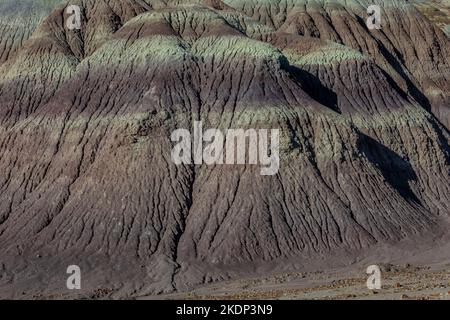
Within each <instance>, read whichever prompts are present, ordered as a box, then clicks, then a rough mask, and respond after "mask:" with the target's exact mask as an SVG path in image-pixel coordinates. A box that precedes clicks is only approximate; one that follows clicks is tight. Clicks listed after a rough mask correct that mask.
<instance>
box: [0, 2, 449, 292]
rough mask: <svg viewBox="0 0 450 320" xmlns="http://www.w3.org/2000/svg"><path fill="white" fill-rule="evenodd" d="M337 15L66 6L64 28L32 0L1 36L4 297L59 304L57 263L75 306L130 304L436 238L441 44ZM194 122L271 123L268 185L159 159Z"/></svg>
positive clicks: (400, 14) (278, 7)
mask: <svg viewBox="0 0 450 320" xmlns="http://www.w3.org/2000/svg"><path fill="white" fill-rule="evenodd" d="M346 2H347V1H294V0H290V1H288V0H274V1H257V0H252V1H243V0H226V1H211V0H209V1H187V2H186V1H162V0H160V1H157V0H155V1H150V0H147V1H138V0H126V1H119V0H101V1H93V0H92V1H90V0H78V1H72V2H71V4H75V5H79V6H80V7H81V8H82V13H83V21H84V22H83V26H82V29H81V30H80V31H70V30H67V28H66V26H65V24H64V16H65V15H64V8H65V2H64V1H62V2H61V1H54V2H51V1H50V2H49V1H35V2H33V5H36V6H38V5H37V4H36V3H42V5H41V6H38V7H39V10H40V11H39V10H38V11H37V12H38V13H36V16H34V15H33V16H30V19H32V21H33V23H31V24H29V25H28V26H27V29H26V30H19V31H18V32H20V35H18V34H13V33H11V32H6V33H5V34H2V35H1V36H0V44H2V46H1V47H0V50H1V51H0V75H1V76H0V108H1V109H0V123H1V125H0V152H1V156H0V168H1V170H2V172H3V174H2V175H1V176H0V190H1V192H0V200H1V202H0V203H1V206H0V271H1V272H2V273H1V275H0V296H17V295H21V294H22V292H25V295H27V296H35V297H41V296H44V297H54V296H58V295H63V296H65V295H71V294H72V295H73V293H72V292H68V291H67V289H66V288H65V278H66V276H67V275H66V273H65V270H66V268H67V266H68V265H70V264H77V265H80V267H81V269H82V270H83V279H84V280H83V281H84V282H83V284H84V286H83V290H82V291H81V293H77V294H80V295H89V294H93V292H95V289H98V288H103V289H105V290H106V289H107V290H106V291H105V292H107V293H105V294H113V296H114V297H126V296H131V295H142V294H155V293H161V292H170V291H173V290H185V289H189V288H192V287H194V286H196V285H200V284H204V283H207V282H211V281H218V280H223V279H228V278H233V277H239V276H248V275H253V274H258V273H264V272H276V271H277V270H280V269H282V268H296V266H297V267H298V266H305V265H307V264H308V261H309V260H312V259H315V258H317V257H333V256H337V255H338V254H339V253H341V252H345V256H348V257H349V259H351V258H353V257H354V256H356V255H358V254H361V252H363V253H365V252H369V251H370V248H372V247H374V246H377V245H380V244H389V245H395V243H397V242H399V241H403V240H405V239H406V240H408V239H409V240H410V239H415V238H424V239H432V238H434V237H438V236H439V235H441V234H443V233H444V232H446V230H445V226H446V224H445V223H446V221H447V220H448V217H449V214H450V184H449V159H450V147H449V139H450V136H449V132H448V128H449V127H450V113H449V112H450V111H449V110H450V109H449V99H450V96H449V95H450V88H449V86H450V81H449V80H450V73H449V72H448V71H449V70H450V69H449V68H450V61H449V57H450V42H449V39H448V38H447V37H446V36H445V34H444V33H443V32H442V31H441V30H440V29H439V28H438V27H437V26H435V25H433V24H432V23H430V21H429V20H428V19H427V18H426V17H424V16H423V15H422V14H421V13H420V12H419V11H417V10H416V9H415V8H414V7H413V6H412V5H408V4H406V3H403V2H400V1H399V2H398V3H397V2H395V3H394V4H392V2H391V1H389V4H383V2H380V4H381V5H382V7H383V17H384V20H383V21H384V23H383V26H382V29H381V30H376V31H370V30H368V29H367V28H366V26H365V22H364V21H365V8H366V4H367V3H366V2H364V1H361V2H354V1H351V2H350V1H348V3H346ZM0 3H1V4H2V5H3V6H4V7H5V8H6V7H7V8H8V10H5V11H4V12H3V11H2V12H0V15H2V17H3V15H6V14H7V15H8V19H9V20H7V21H16V20H14V19H13V18H11V17H14V16H17V17H19V16H21V13H22V12H24V11H23V10H31V9H30V7H29V6H24V7H22V6H15V5H14V4H13V1H2V2H0ZM386 3H388V1H386ZM49 7H50V8H51V10H48V8H49ZM0 8H1V7H0ZM46 10H47V11H46ZM33 12H34V9H33ZM41 12H45V19H44V18H43V16H44V15H43V14H41ZM17 19H19V18H17ZM2 21H3V20H2ZM5 21H6V20H5ZM11 24H12V22H11V23H10V22H7V23H5V26H3V25H2V27H3V28H10V29H11ZM8 30H9V29H8ZM10 39H13V40H10ZM195 120H202V121H203V122H204V123H205V124H207V125H208V127H211V128H224V129H226V128H249V127H254V128H278V129H280V131H281V140H280V158H281V165H280V171H279V173H278V174H277V175H275V176H261V175H260V174H259V168H257V167H255V166H251V165H241V166H206V165H203V166H193V165H192V166H187V165H182V166H177V165H175V164H174V163H173V162H172V160H171V149H172V143H171V141H170V135H171V132H172V131H173V130H175V129H178V128H192V125H193V122H194V121H195ZM330 261H331V262H330V264H333V261H334V262H335V263H336V264H339V263H340V262H339V259H334V260H333V259H331V260H330Z"/></svg>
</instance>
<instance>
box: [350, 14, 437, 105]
mask: <svg viewBox="0 0 450 320" xmlns="http://www.w3.org/2000/svg"><path fill="white" fill-rule="evenodd" d="M356 19H357V20H358V23H359V24H360V25H361V26H363V27H364V28H366V22H365V21H364V20H363V19H362V18H361V17H356ZM372 38H373V39H374V40H375V41H376V43H377V44H378V48H379V49H380V53H381V54H382V55H383V56H384V58H385V59H386V60H387V62H389V64H390V65H391V66H392V67H393V68H394V70H395V71H396V72H397V73H398V74H399V75H400V76H401V77H402V78H403V79H404V80H405V81H406V85H407V86H408V93H409V94H410V95H411V96H412V97H413V98H414V99H415V100H416V101H417V102H418V103H419V104H420V105H421V106H422V107H424V108H425V110H427V111H428V112H431V103H430V101H429V100H428V98H427V97H426V96H425V95H424V94H423V93H422V91H421V90H420V89H419V88H417V86H416V85H415V84H414V83H413V81H412V80H411V79H410V77H409V76H408V75H407V74H406V73H405V71H404V70H403V68H402V63H403V61H399V59H400V60H403V57H402V54H401V53H400V52H399V51H398V50H397V49H396V48H394V52H395V54H396V55H397V56H398V57H399V58H396V57H395V56H394V55H393V54H392V53H391V52H389V50H388V49H387V48H386V47H385V45H384V44H383V43H382V42H381V41H380V40H379V39H377V38H376V37H372ZM405 68H406V67H405ZM397 88H398V87H397ZM401 91H402V90H401Z"/></svg>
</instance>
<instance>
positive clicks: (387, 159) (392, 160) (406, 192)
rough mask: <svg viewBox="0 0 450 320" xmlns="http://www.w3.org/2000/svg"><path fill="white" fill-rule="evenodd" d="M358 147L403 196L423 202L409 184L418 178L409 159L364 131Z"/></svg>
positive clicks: (418, 202) (416, 201)
mask: <svg viewBox="0 0 450 320" xmlns="http://www.w3.org/2000/svg"><path fill="white" fill-rule="evenodd" d="M358 148H359V150H361V152H362V153H363V154H364V155H365V156H366V157H367V159H369V161H370V162H372V163H373V164H374V165H375V167H377V168H378V169H379V170H380V171H381V173H382V174H383V177H384V178H385V179H386V181H387V182H388V183H389V184H390V185H391V186H392V187H393V188H394V189H395V190H397V191H398V192H399V193H400V195H401V196H402V197H403V198H405V199H406V200H409V201H412V202H415V203H417V204H419V205H420V204H421V202H420V200H419V199H418V198H417V197H416V195H415V194H414V192H413V191H412V190H411V187H410V186H409V182H410V181H416V180H417V175H416V173H415V171H414V169H413V167H412V166H411V164H410V163H409V162H408V161H407V160H405V159H403V158H402V157H400V156H399V155H398V154H397V153H395V152H394V151H392V150H391V149H389V148H387V147H386V146H384V145H382V144H381V143H379V142H378V141H376V140H374V139H372V138H371V137H369V136H367V135H365V134H363V133H360V139H359V142H358Z"/></svg>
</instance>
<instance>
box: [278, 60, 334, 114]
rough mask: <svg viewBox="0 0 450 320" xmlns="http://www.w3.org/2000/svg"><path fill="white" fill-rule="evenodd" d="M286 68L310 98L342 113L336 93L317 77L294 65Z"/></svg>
mask: <svg viewBox="0 0 450 320" xmlns="http://www.w3.org/2000/svg"><path fill="white" fill-rule="evenodd" d="M286 69H287V70H288V71H289V73H291V74H292V75H293V76H294V77H295V80H296V81H297V82H298V83H300V85H301V86H302V89H303V90H304V91H305V92H306V93H307V94H308V95H309V96H310V97H311V98H313V99H314V100H316V101H317V102H319V103H320V104H323V105H324V106H327V107H328V108H330V109H331V110H333V111H335V112H338V113H342V111H341V110H340V109H339V106H338V97H337V94H336V93H334V92H333V91H332V90H330V89H329V88H327V87H325V86H324V85H323V84H322V82H321V81H320V79H319V78H318V77H316V76H315V75H313V74H312V73H309V72H308V71H306V70H303V69H300V68H298V67H296V66H292V65H288V66H286Z"/></svg>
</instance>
